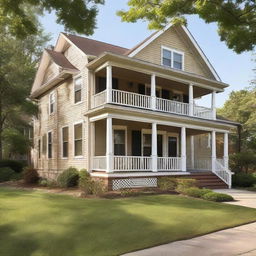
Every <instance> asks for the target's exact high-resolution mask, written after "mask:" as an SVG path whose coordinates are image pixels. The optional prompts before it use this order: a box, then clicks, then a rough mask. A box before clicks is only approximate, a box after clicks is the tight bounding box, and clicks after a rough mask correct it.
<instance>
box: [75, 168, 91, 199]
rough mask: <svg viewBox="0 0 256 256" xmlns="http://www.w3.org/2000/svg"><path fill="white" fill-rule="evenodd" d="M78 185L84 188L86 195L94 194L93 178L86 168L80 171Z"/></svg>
mask: <svg viewBox="0 0 256 256" xmlns="http://www.w3.org/2000/svg"><path fill="white" fill-rule="evenodd" d="M78 186H79V188H80V189H81V190H83V192H84V193H85V195H90V194H92V178H91V176H90V174H89V173H88V172H87V170H85V169H82V170H81V171H80V172H79V181H78Z"/></svg>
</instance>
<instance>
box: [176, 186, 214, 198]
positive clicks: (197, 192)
mask: <svg viewBox="0 0 256 256" xmlns="http://www.w3.org/2000/svg"><path fill="white" fill-rule="evenodd" d="M210 192H212V190H211V189H206V188H196V187H191V188H185V189H184V190H183V191H181V193H182V194H183V195H187V196H191V197H196V198H202V197H203V196H204V195H205V194H207V193H210Z"/></svg>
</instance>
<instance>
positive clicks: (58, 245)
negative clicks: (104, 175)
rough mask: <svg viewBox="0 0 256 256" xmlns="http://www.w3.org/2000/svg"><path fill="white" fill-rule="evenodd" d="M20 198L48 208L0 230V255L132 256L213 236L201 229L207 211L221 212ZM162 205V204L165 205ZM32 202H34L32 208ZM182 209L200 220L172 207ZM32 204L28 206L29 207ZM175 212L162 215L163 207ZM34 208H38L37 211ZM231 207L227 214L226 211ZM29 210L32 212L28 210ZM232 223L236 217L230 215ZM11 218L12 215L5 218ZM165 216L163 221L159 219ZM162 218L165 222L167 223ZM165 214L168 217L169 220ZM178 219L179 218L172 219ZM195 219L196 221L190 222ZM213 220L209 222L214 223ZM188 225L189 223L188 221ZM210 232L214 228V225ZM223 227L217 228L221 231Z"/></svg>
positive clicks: (190, 206) (142, 201) (141, 202)
mask: <svg viewBox="0 0 256 256" xmlns="http://www.w3.org/2000/svg"><path fill="white" fill-rule="evenodd" d="M10 193H14V195H11V196H12V198H15V196H16V197H17V198H20V200H30V201H31V204H32V205H33V203H34V204H35V205H36V203H37V204H38V200H42V202H40V203H41V204H42V205H41V207H42V209H40V207H36V206H35V208H34V209H33V211H32V212H29V211H28V212H27V214H28V216H29V217H28V218H27V219H26V220H24V219H19V216H18V215H17V221H16V222H14V223H12V224H10V223H9V224H8V225H3V226H0V241H1V242H0V255H1V256H2V255H3V256H7V255H8V256H30V255H33V256H34V255H35V256H87V255H88V256H91V255H93V256H96V255H107V256H110V255H119V254H121V253H125V252H128V251H131V250H136V249H142V248H145V247H148V246H153V245H158V244H160V243H166V242H169V241H172V240H177V239H181V238H182V239H184V238H186V234H187V237H189V236H191V235H197V234H199V233H202V232H209V231H213V229H212V230H211V229H210V228H208V229H207V223H206V229H205V227H203V228H202V226H200V227H199V226H198V225H195V222H196V221H197V220H199V219H200V214H199V212H200V211H202V210H206V211H208V210H209V211H213V212H214V210H216V211H217V209H216V204H214V203H213V204H211V203H208V204H202V203H201V201H200V200H191V199H188V198H187V199H186V200H185V202H184V198H179V197H174V196H154V197H148V196H145V197H136V198H126V199H115V200H108V199H79V198H73V197H70V196H63V195H53V194H36V196H33V192H31V193H30V196H31V197H28V195H29V194H27V191H25V192H24V196H25V198H21V197H22V193H19V194H18V195H17V193H15V192H14V191H12V192H10ZM159 199H161V200H159ZM30 201H29V202H30ZM170 201H171V203H173V204H174V205H175V207H177V208H178V209H184V208H187V211H185V215H186V214H187V215H188V217H189V213H190V212H191V211H194V210H197V215H198V216H195V218H194V219H192V220H191V219H187V220H186V219H184V215H183V216H179V215H178V214H177V213H175V212H174V209H173V208H172V207H171V205H170ZM27 204H28V201H27V202H26V204H24V207H27ZM164 205H167V206H169V205H170V208H168V209H165V211H166V212H167V215H166V212H161V211H160V209H161V208H159V207H162V206H164ZM32 208H33V207H32ZM224 208H225V206H223V210H224V211H226V210H225V209H224ZM25 210H26V209H25ZM227 212H228V215H229V217H230V218H231V217H232V214H233V212H232V211H230V210H229V211H227ZM4 214H8V209H5V213H4ZM156 214H158V215H159V214H160V217H159V219H157V221H156V219H155V217H154V215H156ZM161 214H162V215H163V217H164V218H165V219H169V222H168V223H167V222H166V221H165V219H163V220H162V219H161ZM164 214H165V215H164ZM172 216H176V217H175V218H173V219H171V220H170V218H172ZM190 217H191V216H190ZM211 218H212V216H210V215H209V216H208V217H207V218H205V219H204V221H205V222H207V221H208V222H210V221H211ZM184 220H185V221H184ZM208 225H209V226H210V224H208ZM217 228H218V227H217V226H216V229H217Z"/></svg>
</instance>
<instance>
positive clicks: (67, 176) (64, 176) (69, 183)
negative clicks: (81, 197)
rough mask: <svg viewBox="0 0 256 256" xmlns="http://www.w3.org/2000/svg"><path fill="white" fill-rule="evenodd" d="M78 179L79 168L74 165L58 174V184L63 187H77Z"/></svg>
mask: <svg viewBox="0 0 256 256" xmlns="http://www.w3.org/2000/svg"><path fill="white" fill-rule="evenodd" d="M78 179H79V172H78V170H77V169H76V168H74V167H69V168H68V169H66V170H64V171H63V172H62V173H61V174H60V175H59V176H58V178H57V184H58V185H59V186H60V187H62V188H69V187H75V186H77V183H78Z"/></svg>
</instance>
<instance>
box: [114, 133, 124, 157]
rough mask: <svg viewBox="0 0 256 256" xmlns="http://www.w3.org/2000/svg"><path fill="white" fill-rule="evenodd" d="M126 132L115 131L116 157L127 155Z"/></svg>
mask: <svg viewBox="0 0 256 256" xmlns="http://www.w3.org/2000/svg"><path fill="white" fill-rule="evenodd" d="M125 133H126V131H125V130H124V129H115V130H114V155H116V156H124V155H125V154H126V149H125V140H126V134H125Z"/></svg>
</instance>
